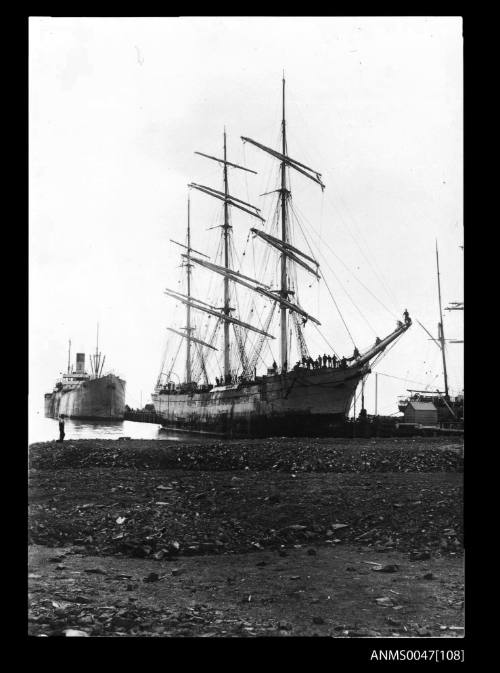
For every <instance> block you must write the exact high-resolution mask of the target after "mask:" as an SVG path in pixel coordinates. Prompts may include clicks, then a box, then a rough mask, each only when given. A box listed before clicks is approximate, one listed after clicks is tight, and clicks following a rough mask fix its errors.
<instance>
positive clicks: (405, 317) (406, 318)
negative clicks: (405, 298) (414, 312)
mask: <svg viewBox="0 0 500 673" xmlns="http://www.w3.org/2000/svg"><path fill="white" fill-rule="evenodd" d="M403 316H404V319H405V324H406V325H408V324H409V323H410V322H411V320H410V314H409V313H408V309H406V308H405V312H404V313H403Z"/></svg>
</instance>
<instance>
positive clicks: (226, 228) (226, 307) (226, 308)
mask: <svg viewBox="0 0 500 673" xmlns="http://www.w3.org/2000/svg"><path fill="white" fill-rule="evenodd" d="M228 196H229V190H228V185H227V158H226V129H225V127H224V226H223V237H224V266H225V268H226V269H229V229H230V224H229V207H228ZM229 311H230V307H229V278H228V276H227V275H226V276H224V314H225V315H226V316H229ZM229 345H230V344H229V322H228V321H227V320H225V321H224V381H225V382H227V380H228V377H229V374H230V365H229Z"/></svg>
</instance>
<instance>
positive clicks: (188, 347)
mask: <svg viewBox="0 0 500 673" xmlns="http://www.w3.org/2000/svg"><path fill="white" fill-rule="evenodd" d="M190 210H191V200H190V197H189V195H188V212H187V261H186V273H187V296H188V299H189V298H190V297H191V266H192V265H191V221H190ZM191 331H192V328H191V305H190V304H186V333H187V335H188V338H187V339H186V383H191V339H190V338H189V337H190V336H191Z"/></svg>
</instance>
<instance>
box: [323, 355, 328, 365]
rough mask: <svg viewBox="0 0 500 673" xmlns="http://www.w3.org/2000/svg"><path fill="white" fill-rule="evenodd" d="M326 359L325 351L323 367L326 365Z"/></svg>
mask: <svg viewBox="0 0 500 673" xmlns="http://www.w3.org/2000/svg"><path fill="white" fill-rule="evenodd" d="M326 361H327V357H326V353H323V367H326Z"/></svg>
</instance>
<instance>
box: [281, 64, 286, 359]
mask: <svg viewBox="0 0 500 673" xmlns="http://www.w3.org/2000/svg"><path fill="white" fill-rule="evenodd" d="M281 137H282V145H281V152H282V154H283V157H286V122H285V78H284V77H283V117H282V121H281ZM280 193H281V241H282V243H283V248H284V247H285V245H286V243H287V226H286V199H287V195H288V191H287V188H286V162H285V160H284V159H283V160H282V162H281V190H280ZM280 292H281V297H282V299H288V280H287V276H286V253H285V250H284V249H283V251H282V252H281V287H280ZM280 311H281V348H280V351H281V371H282V372H286V370H287V368H288V363H287V360H288V339H287V333H286V328H287V320H286V311H287V308H286V306H284V305H283V304H282V305H281V308H280Z"/></svg>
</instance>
